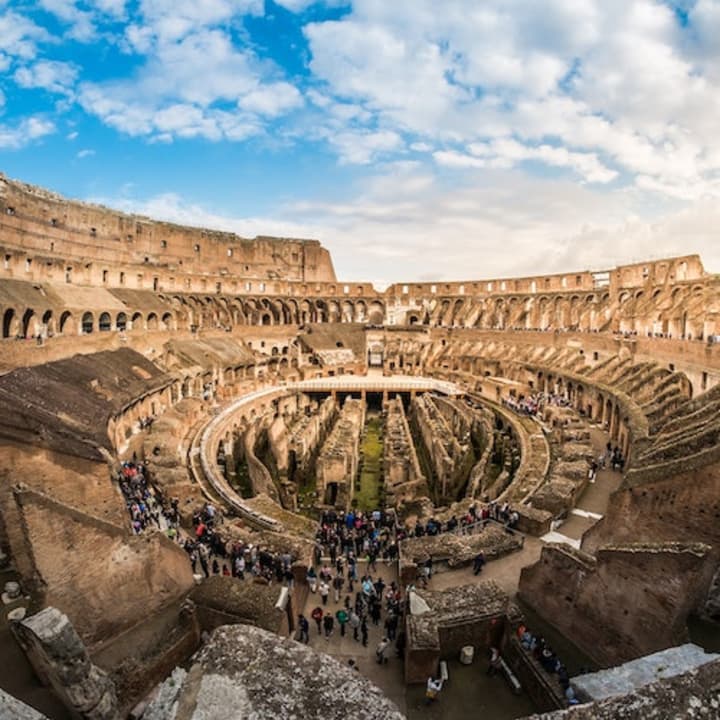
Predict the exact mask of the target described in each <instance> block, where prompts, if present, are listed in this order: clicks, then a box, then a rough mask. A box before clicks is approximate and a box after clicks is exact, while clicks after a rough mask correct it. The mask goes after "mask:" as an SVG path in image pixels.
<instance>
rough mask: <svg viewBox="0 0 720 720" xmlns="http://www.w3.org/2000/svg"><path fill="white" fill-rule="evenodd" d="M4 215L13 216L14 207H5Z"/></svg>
mask: <svg viewBox="0 0 720 720" xmlns="http://www.w3.org/2000/svg"><path fill="white" fill-rule="evenodd" d="M5 214H6V215H14V214H15V208H14V207H6V208H5Z"/></svg>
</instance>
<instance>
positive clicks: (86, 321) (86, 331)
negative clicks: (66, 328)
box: [80, 312, 95, 335]
mask: <svg viewBox="0 0 720 720" xmlns="http://www.w3.org/2000/svg"><path fill="white" fill-rule="evenodd" d="M94 320H95V319H94V317H93V314H92V313H91V312H86V313H83V316H82V320H81V323H80V332H81V333H82V334H83V335H90V333H91V332H92V331H93V324H94Z"/></svg>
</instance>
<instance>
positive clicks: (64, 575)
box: [16, 490, 193, 644]
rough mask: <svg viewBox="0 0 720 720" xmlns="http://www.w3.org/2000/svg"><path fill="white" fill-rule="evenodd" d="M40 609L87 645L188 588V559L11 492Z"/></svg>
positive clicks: (164, 542)
mask: <svg viewBox="0 0 720 720" xmlns="http://www.w3.org/2000/svg"><path fill="white" fill-rule="evenodd" d="M16 502H17V505H18V508H19V514H20V525H21V527H22V529H23V532H24V535H25V542H26V547H27V549H28V550H29V552H30V553H31V555H30V557H31V559H32V562H33V568H32V569H33V576H32V577H34V579H35V586H36V588H37V589H38V591H39V592H40V594H41V595H42V596H43V600H44V604H45V605H53V606H55V607H57V608H58V609H59V610H60V611H62V612H64V613H65V614H67V615H68V617H69V618H70V619H71V621H72V623H73V625H74V626H75V628H76V630H77V631H78V633H79V634H80V636H81V637H82V638H83V640H85V642H87V643H89V644H92V643H95V642H98V641H102V640H104V639H106V638H108V637H110V636H112V635H114V634H116V633H118V632H120V631H122V630H124V629H126V628H127V627H129V626H131V625H134V624H136V623H137V622H138V621H139V620H140V619H141V618H144V617H146V616H148V615H150V614H152V613H153V612H154V611H156V610H158V609H159V608H161V607H163V606H164V605H166V604H167V603H169V602H172V601H174V600H177V599H178V598H179V597H181V596H182V595H184V593H185V592H187V591H188V590H189V589H190V587H192V585H193V578H192V570H191V568H190V563H189V562H188V559H187V554H186V553H185V552H184V551H183V550H182V549H181V548H180V547H179V546H178V545H176V544H174V543H172V542H171V541H170V540H168V539H167V538H166V537H165V536H164V535H162V534H161V533H159V532H158V533H154V534H146V535H142V536H132V535H130V533H129V530H128V529H127V528H123V527H120V526H117V525H112V524H110V523H108V522H106V521H104V520H100V519H98V518H96V517H93V516H92V515H89V514H87V513H85V512H81V511H79V510H77V509H75V508H71V507H70V506H68V505H65V504H62V503H59V502H57V501H55V500H52V499H51V498H49V497H47V496H45V495H43V494H41V493H37V492H35V491H31V490H25V491H20V492H17V493H16Z"/></svg>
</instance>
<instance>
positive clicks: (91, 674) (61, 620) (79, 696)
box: [11, 607, 119, 720]
mask: <svg viewBox="0 0 720 720" xmlns="http://www.w3.org/2000/svg"><path fill="white" fill-rule="evenodd" d="M11 627H12V629H13V632H14V633H15V635H16V637H17V639H18V641H19V642H20V645H21V647H22V648H23V650H24V651H25V653H26V654H27V656H28V659H29V660H30V663H31V664H32V666H33V668H34V669H35V672H36V673H37V674H38V676H39V677H40V679H41V680H42V681H43V682H45V683H46V684H49V685H51V686H52V688H53V689H54V690H55V692H56V694H57V695H58V697H59V698H60V699H61V700H62V702H63V703H64V704H65V705H66V707H67V708H68V709H69V710H70V712H71V714H73V716H74V717H79V718H82V719H83V720H117V719H118V717H119V714H118V703H117V696H116V694H115V686H114V684H113V683H112V681H111V680H110V678H109V677H108V676H107V674H106V673H105V672H104V671H103V670H101V669H100V668H98V667H97V666H95V665H93V664H92V662H91V661H90V657H89V655H88V653H87V650H86V648H85V645H84V644H83V642H82V640H81V639H80V636H79V635H78V634H77V632H76V631H75V628H74V627H73V625H72V623H71V622H70V620H69V619H68V617H67V616H66V615H64V614H63V613H61V612H60V611H59V610H58V609H57V608H54V607H48V608H45V609H44V610H41V611H40V612H39V613H36V614H35V615H31V616H30V617H28V618H25V619H24V620H22V621H21V622H19V623H13V624H12V626H11Z"/></svg>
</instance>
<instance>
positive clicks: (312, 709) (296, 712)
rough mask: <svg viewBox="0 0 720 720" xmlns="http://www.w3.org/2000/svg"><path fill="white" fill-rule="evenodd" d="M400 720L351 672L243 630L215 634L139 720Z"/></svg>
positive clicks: (285, 641)
mask: <svg viewBox="0 0 720 720" xmlns="http://www.w3.org/2000/svg"><path fill="white" fill-rule="evenodd" d="M368 717H377V718H383V720H403V715H402V714H401V713H400V712H399V711H398V709H397V707H396V706H395V705H394V704H393V703H392V702H391V701H390V700H388V699H387V698H386V697H385V696H384V695H383V694H382V693H381V692H380V690H379V689H378V688H377V687H375V686H374V685H373V684H372V683H370V682H369V681H368V680H366V679H365V678H364V677H362V676H361V675H360V674H359V673H358V672H357V671H355V670H352V669H351V668H349V667H348V666H347V665H343V664H341V663H339V662H338V661H337V660H335V659H334V658H332V657H330V656H329V655H326V654H325V653H320V652H315V651H314V650H312V649H311V648H309V647H307V646H306V645H304V644H302V643H298V642H295V641H294V640H290V639H289V638H280V637H278V636H277V635H275V634H273V633H270V632H267V631H265V630H261V629H259V628H256V627H252V626H250V625H232V626H228V625H226V626H223V627H219V628H218V629H217V630H215V632H214V633H213V634H212V637H211V638H210V640H209V641H208V642H207V644H206V645H205V646H204V647H203V649H202V650H201V651H200V652H198V653H197V654H196V655H195V656H194V658H193V662H192V665H191V667H190V669H189V671H187V672H185V671H184V670H181V669H177V670H176V671H175V672H173V674H172V676H171V677H170V678H168V679H167V680H166V681H165V682H164V683H163V684H162V686H161V687H160V690H159V692H158V694H157V696H156V698H155V700H153V701H152V702H151V703H150V705H149V706H148V708H147V710H146V711H145V714H144V715H143V720H210V719H211V718H274V720H290V718H304V719H305V720H365V719H366V718H368Z"/></svg>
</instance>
